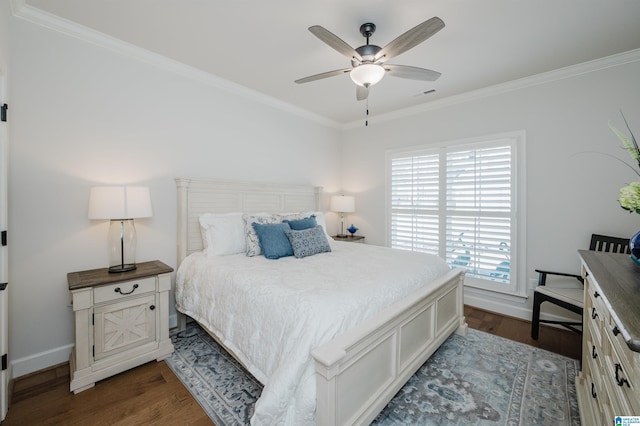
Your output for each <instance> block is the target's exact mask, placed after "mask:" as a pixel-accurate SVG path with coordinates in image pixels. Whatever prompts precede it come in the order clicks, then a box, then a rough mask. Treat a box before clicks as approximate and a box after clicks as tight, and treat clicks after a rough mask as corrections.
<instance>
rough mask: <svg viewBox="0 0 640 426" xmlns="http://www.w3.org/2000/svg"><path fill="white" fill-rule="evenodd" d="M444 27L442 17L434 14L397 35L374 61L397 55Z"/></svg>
mask: <svg viewBox="0 0 640 426" xmlns="http://www.w3.org/2000/svg"><path fill="white" fill-rule="evenodd" d="M443 28H444V22H443V21H442V19H440V18H438V17H437V16H434V17H433V18H431V19H429V20H427V21H424V22H423V23H422V24H419V25H416V26H415V27H413V28H411V29H410V30H409V31H407V32H405V33H404V34H401V35H400V36H398V37H397V38H396V39H395V40H393V41H392V42H391V43H389V44H387V45H386V46H385V47H383V48H382V49H381V50H380V51H379V52H378V53H377V54H376V57H375V61H386V60H388V59H391V58H393V57H394V56H398V55H400V54H401V53H404V52H406V51H407V50H409V49H411V48H412V47H415V46H417V45H419V44H420V43H422V42H423V41H425V40H426V39H428V38H429V37H431V36H432V35H434V34H435V33H437V32H438V31H440V30H441V29H443Z"/></svg>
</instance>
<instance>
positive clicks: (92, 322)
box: [91, 314, 96, 325]
mask: <svg viewBox="0 0 640 426" xmlns="http://www.w3.org/2000/svg"><path fill="white" fill-rule="evenodd" d="M91 325H96V314H91Z"/></svg>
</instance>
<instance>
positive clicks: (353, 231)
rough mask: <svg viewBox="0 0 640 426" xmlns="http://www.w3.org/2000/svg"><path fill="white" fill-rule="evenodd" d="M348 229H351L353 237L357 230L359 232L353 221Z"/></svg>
mask: <svg viewBox="0 0 640 426" xmlns="http://www.w3.org/2000/svg"><path fill="white" fill-rule="evenodd" d="M347 231H349V233H350V234H351V236H352V237H353V236H354V235H353V234H355V233H356V232H358V228H356V227H355V226H353V223H352V224H351V226H350V227H348V228H347Z"/></svg>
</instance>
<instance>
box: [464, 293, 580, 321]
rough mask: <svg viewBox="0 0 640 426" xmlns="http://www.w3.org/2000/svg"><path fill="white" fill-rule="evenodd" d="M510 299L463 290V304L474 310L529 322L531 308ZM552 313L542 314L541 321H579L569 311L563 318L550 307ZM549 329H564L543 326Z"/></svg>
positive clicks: (524, 302) (524, 301)
mask: <svg viewBox="0 0 640 426" xmlns="http://www.w3.org/2000/svg"><path fill="white" fill-rule="evenodd" d="M517 300H518V299H512V298H508V297H504V296H503V297H501V296H499V295H497V294H496V293H493V294H488V293H482V292H479V291H476V289H473V288H468V287H467V288H465V291H464V304H465V305H469V306H473V307H474V308H479V309H484V310H485V311H490V312H496V313H498V314H502V315H507V316H510V317H514V318H519V319H523V320H526V321H531V317H532V315H533V312H532V308H531V306H530V305H529V304H528V303H526V299H520V300H521V301H520V302H518V301H517ZM551 308H552V309H551V310H552V312H542V313H541V314H540V318H541V319H545V320H551V321H567V322H568V321H576V320H577V321H579V317H577V316H572V315H573V314H572V313H571V312H569V311H566V312H567V315H569V316H564V315H562V314H561V313H559V312H556V311H553V308H555V306H551ZM544 325H545V326H549V327H557V328H564V327H562V326H560V325H557V324H544Z"/></svg>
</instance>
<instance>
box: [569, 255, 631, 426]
mask: <svg viewBox="0 0 640 426" xmlns="http://www.w3.org/2000/svg"><path fill="white" fill-rule="evenodd" d="M579 254H580V258H581V260H582V276H583V278H584V289H585V293H584V294H585V296H584V313H583V336H582V368H581V372H580V375H579V376H578V379H577V380H576V390H577V394H578V404H579V406H580V416H581V421H582V424H583V425H587V426H588V425H594V426H600V425H605V424H614V418H615V417H617V416H640V265H637V264H636V263H634V262H633V261H632V260H631V259H630V258H629V255H626V254H613V253H603V252H594V251H588V250H580V251H579Z"/></svg>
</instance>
